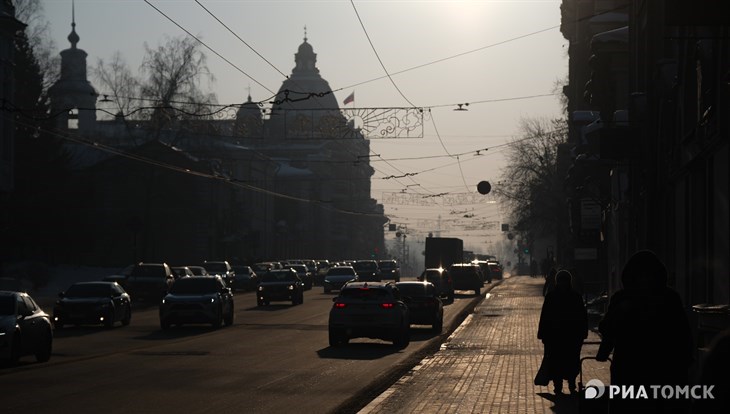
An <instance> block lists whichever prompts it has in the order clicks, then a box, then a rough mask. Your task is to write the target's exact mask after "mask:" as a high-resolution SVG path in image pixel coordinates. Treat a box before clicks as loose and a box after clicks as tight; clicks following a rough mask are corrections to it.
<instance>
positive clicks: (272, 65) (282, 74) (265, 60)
mask: <svg viewBox="0 0 730 414" xmlns="http://www.w3.org/2000/svg"><path fill="white" fill-rule="evenodd" d="M195 2H196V3H198V5H199V6H200V7H202V8H203V10H205V11H206V12H208V14H209V15H211V16H212V17H213V18H214V19H215V20H217V21H218V23H220V24H221V25H222V26H223V27H225V28H226V29H228V31H229V32H231V34H232V35H234V36H236V38H237V39H238V40H240V41H241V43H243V44H244V45H246V47H248V48H249V49H251V51H253V52H254V53H256V55H258V57H260V58H261V59H263V60H264V62H266V63H268V64H269V66H271V67H272V68H274V70H275V71H277V72H279V73H280V74H281V76H283V77H285V78H287V79H289V76H288V75H286V74H284V72H282V71H280V70H279V68H277V67H276V66H274V64H273V63H271V62H269V60H268V59H266V58H265V57H264V56H263V55H262V54H261V53H259V52H258V51H257V50H256V49H254V48H253V46H251V45H249V44H248V43H247V42H246V41H245V40H243V39H242V38H241V36H239V35H238V34H237V33H236V32H234V31H233V30H232V29H231V28H230V27H228V25H226V24H225V23H223V21H221V19H219V18H218V16H216V15H215V14H213V12H211V11H210V10H209V9H208V8H207V7H205V6H204V5H203V4H202V3H201V2H200V1H199V0H195Z"/></svg>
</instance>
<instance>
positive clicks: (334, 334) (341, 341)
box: [329, 328, 349, 346]
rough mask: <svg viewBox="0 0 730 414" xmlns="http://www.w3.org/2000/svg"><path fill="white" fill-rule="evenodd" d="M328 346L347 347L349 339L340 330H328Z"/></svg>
mask: <svg viewBox="0 0 730 414" xmlns="http://www.w3.org/2000/svg"><path fill="white" fill-rule="evenodd" d="M329 339H330V346H343V345H347V343H348V342H349V338H347V336H346V335H345V333H344V332H343V331H342V330H341V329H334V328H330V329H329Z"/></svg>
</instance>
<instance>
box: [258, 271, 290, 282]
mask: <svg viewBox="0 0 730 414" xmlns="http://www.w3.org/2000/svg"><path fill="white" fill-rule="evenodd" d="M296 280H297V276H296V274H294V273H292V272H289V271H287V272H269V273H267V274H266V275H264V278H263V281H264V282H296Z"/></svg>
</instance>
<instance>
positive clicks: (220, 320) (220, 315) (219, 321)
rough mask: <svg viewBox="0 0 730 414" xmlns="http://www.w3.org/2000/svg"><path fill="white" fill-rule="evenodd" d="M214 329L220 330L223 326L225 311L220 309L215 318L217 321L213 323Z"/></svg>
mask: <svg viewBox="0 0 730 414" xmlns="http://www.w3.org/2000/svg"><path fill="white" fill-rule="evenodd" d="M211 325H212V326H213V328H214V329H218V328H220V327H221V325H223V309H221V308H218V313H217V314H216V316H215V319H214V320H213V322H212V323H211Z"/></svg>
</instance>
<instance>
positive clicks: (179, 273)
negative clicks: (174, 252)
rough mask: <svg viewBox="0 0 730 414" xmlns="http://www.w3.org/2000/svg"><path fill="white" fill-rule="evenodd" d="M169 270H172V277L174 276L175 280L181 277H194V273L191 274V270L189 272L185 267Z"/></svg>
mask: <svg viewBox="0 0 730 414" xmlns="http://www.w3.org/2000/svg"><path fill="white" fill-rule="evenodd" d="M170 270H172V274H173V276H175V280H177V279H181V278H183V277H192V276H195V273H193V271H192V270H190V268H189V267H187V266H175V267H171V268H170Z"/></svg>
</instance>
